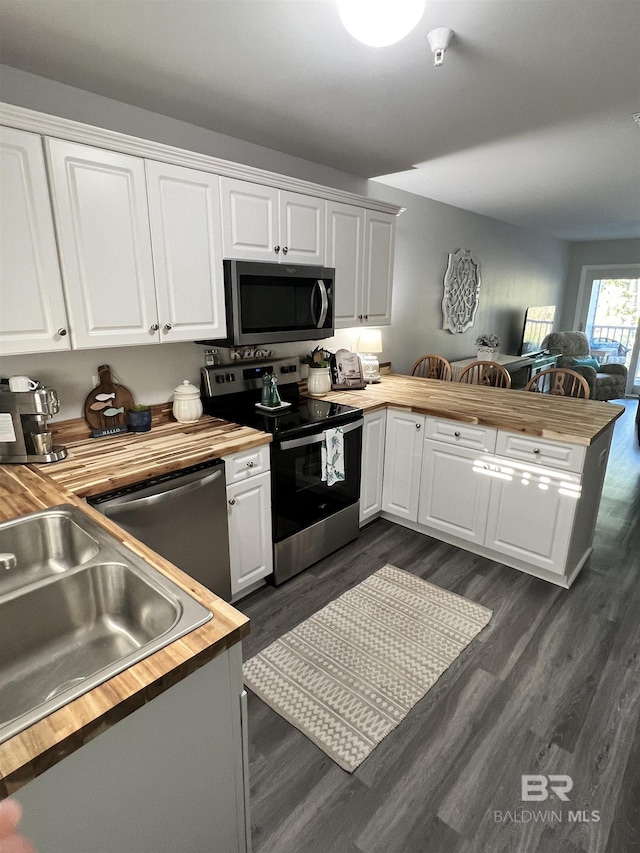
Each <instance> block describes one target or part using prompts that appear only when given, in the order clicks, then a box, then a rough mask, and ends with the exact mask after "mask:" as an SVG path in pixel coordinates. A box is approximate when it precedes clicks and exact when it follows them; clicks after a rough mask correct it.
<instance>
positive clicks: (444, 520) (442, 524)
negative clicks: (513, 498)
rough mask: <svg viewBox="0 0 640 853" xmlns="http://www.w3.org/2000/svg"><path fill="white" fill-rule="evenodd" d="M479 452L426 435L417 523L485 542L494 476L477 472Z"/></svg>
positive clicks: (471, 540)
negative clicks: (453, 445) (492, 477)
mask: <svg viewBox="0 0 640 853" xmlns="http://www.w3.org/2000/svg"><path fill="white" fill-rule="evenodd" d="M477 459H478V452H477V451H476V450H469V449H468V448H466V447H451V446H449V445H448V444H443V443H441V442H438V441H431V440H429V439H427V440H426V441H425V443H424V448H423V453H422V476H421V479H420V503H419V509H418V523H419V524H424V525H427V526H429V527H432V528H435V529H436V530H442V531H445V532H447V533H452V534H454V535H455V536H459V537H460V538H461V539H466V540H467V541H469V542H477V543H479V544H482V543H483V542H484V536H485V525H486V520H487V508H488V504H489V493H490V490H491V479H490V478H489V477H487V476H481V475H478V473H477V472H476V470H474V469H475V468H476V465H477Z"/></svg>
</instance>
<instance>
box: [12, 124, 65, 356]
mask: <svg viewBox="0 0 640 853" xmlns="http://www.w3.org/2000/svg"><path fill="white" fill-rule="evenodd" d="M0 197H1V199H2V202H1V204H0V354H2V355H10V354H18V353H32V352H48V351H53V350H68V349H69V346H70V344H69V335H68V334H67V331H68V329H67V314H66V311H65V306H64V298H63V295H62V282H61V279H60V268H59V266H58V253H57V250H56V241H55V235H54V231H53V219H52V215H51V204H50V201H49V190H48V188H47V176H46V173H45V166H44V154H43V152H42V140H41V138H40V137H39V136H38V135H37V134H35V133H25V132H24V131H22V130H14V129H13V128H5V127H3V128H2V129H1V131H0Z"/></svg>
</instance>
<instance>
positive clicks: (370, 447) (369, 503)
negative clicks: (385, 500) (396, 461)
mask: <svg viewBox="0 0 640 853" xmlns="http://www.w3.org/2000/svg"><path fill="white" fill-rule="evenodd" d="M386 424H387V413H386V410H385V409H378V410H377V411H375V412H369V413H368V414H365V416H364V426H363V429H362V477H361V481H360V524H361V525H362V524H364V523H365V522H367V521H369V519H371V518H373V517H374V516H376V515H377V514H378V513H379V512H380V510H381V509H382V473H383V467H384V440H385V435H386Z"/></svg>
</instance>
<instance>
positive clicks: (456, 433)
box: [454, 430, 460, 438]
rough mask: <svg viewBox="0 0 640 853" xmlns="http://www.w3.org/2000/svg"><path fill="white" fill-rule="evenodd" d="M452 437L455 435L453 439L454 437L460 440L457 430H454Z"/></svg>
mask: <svg viewBox="0 0 640 853" xmlns="http://www.w3.org/2000/svg"><path fill="white" fill-rule="evenodd" d="M454 435H455V437H456V438H460V433H459V432H458V430H456V431H455V432H454Z"/></svg>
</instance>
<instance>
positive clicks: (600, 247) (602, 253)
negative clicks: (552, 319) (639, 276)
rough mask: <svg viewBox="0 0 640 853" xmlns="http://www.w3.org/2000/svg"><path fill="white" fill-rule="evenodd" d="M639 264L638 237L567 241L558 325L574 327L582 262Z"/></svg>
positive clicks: (585, 264)
mask: <svg viewBox="0 0 640 853" xmlns="http://www.w3.org/2000/svg"><path fill="white" fill-rule="evenodd" d="M616 264H640V240H596V241H590V242H585V243H570V244H569V270H568V273H567V283H566V287H565V294H564V303H563V307H562V316H561V322H560V325H559V326H558V328H559V329H574V328H577V326H575V311H576V304H577V301H578V295H579V290H580V277H581V275H582V268H583V267H585V266H603V265H611V266H614V265H616Z"/></svg>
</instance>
